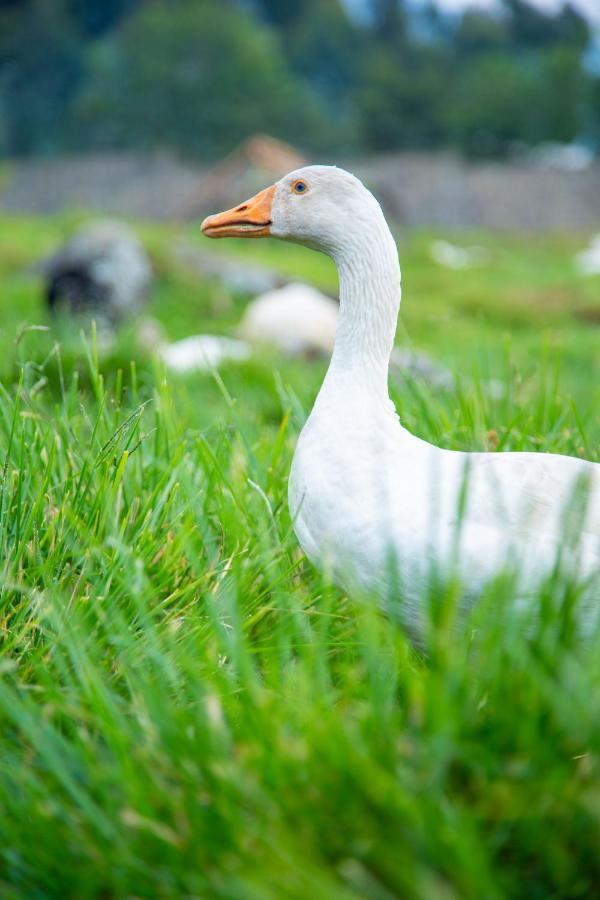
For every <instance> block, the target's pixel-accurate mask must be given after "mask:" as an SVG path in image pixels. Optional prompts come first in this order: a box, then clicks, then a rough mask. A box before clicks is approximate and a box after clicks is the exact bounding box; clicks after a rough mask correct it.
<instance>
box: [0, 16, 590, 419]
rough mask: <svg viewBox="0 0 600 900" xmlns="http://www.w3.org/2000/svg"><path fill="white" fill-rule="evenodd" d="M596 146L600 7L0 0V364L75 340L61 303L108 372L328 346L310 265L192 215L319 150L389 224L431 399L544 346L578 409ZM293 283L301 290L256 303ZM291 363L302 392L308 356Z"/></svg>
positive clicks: (404, 337)
mask: <svg viewBox="0 0 600 900" xmlns="http://www.w3.org/2000/svg"><path fill="white" fill-rule="evenodd" d="M599 150H600V4H599V3H598V2H597V0H565V2H563V0H218V2H217V0H0V228H1V233H2V239H1V241H0V277H1V279H2V302H1V305H0V344H1V347H0V349H1V350H2V354H1V355H2V359H1V360H0V374H1V375H3V376H4V377H9V376H10V375H11V374H15V373H16V372H17V371H18V370H19V365H20V363H19V354H21V356H22V357H24V356H25V355H27V354H29V357H30V358H31V357H33V358H34V359H36V360H38V362H39V361H40V360H44V359H45V358H46V354H47V353H49V352H50V349H51V347H52V341H53V340H54V337H53V335H54V334H55V333H56V328H57V327H59V323H62V324H61V328H62V340H63V343H64V342H65V341H66V342H67V346H68V335H69V334H70V333H71V332H72V333H73V334H74V335H75V336H76V337H75V339H74V340H75V342H76V341H78V340H79V328H80V317H81V315H83V316H84V317H86V323H84V324H86V327H87V326H88V325H89V322H90V321H91V319H92V318H93V319H95V320H96V322H97V324H98V327H99V328H100V330H101V331H102V333H103V335H104V340H103V348H104V352H105V354H106V355H105V357H103V358H104V359H105V363H104V365H105V367H106V369H107V372H111V371H115V370H116V367H117V366H118V365H119V364H122V365H128V360H129V359H131V358H132V357H136V355H137V357H138V359H139V362H140V365H142V367H143V365H145V364H146V363H147V362H148V360H149V359H150V358H152V357H153V356H156V354H157V353H158V354H159V355H160V356H162V358H163V360H164V361H165V362H166V363H167V365H168V366H169V367H170V368H173V369H174V370H176V371H177V372H178V373H183V372H184V371H196V370H200V371H204V370H206V368H210V367H211V366H212V365H213V364H221V363H223V364H228V363H229V362H234V363H235V364H236V366H237V365H239V364H242V370H241V371H242V373H244V369H243V366H244V365H247V364H248V360H249V359H254V360H256V359H257V358H258V355H257V351H256V346H257V339H260V338H261V337H265V336H266V337H267V338H268V343H269V344H270V346H271V348H272V349H274V350H275V351H276V355H275V356H274V357H269V356H268V355H267V356H265V355H264V353H263V352H262V351H261V354H260V359H261V360H263V361H264V360H266V363H265V365H264V371H263V374H262V375H261V378H262V377H263V376H264V378H270V377H271V373H272V370H273V366H274V365H276V366H280V365H286V363H285V362H284V360H285V359H288V358H289V357H292V358H293V359H294V360H297V359H298V357H300V358H302V359H304V360H305V359H306V358H307V357H310V359H311V360H313V359H315V357H316V358H321V359H323V360H326V358H327V356H328V353H329V352H330V350H331V344H332V341H333V334H334V331H335V317H336V315H337V309H336V308H335V307H332V305H331V303H332V300H333V301H335V300H336V293H337V281H336V276H335V271H334V270H333V267H332V266H331V265H330V263H329V261H328V260H324V259H321V258H319V257H317V256H315V254H310V253H308V254H307V253H306V251H304V250H302V248H295V247H291V246H283V245H278V244H277V242H272V241H268V242H260V243H259V245H258V246H257V244H256V242H246V243H245V242H239V241H238V242H209V241H206V240H204V239H202V238H201V236H200V233H199V229H198V222H199V220H200V219H201V218H202V217H203V216H204V215H206V214H207V213H209V212H214V211H216V210H219V209H223V208H226V207H229V206H231V205H233V204H236V203H239V202H240V201H241V200H243V199H245V198H246V197H248V196H250V195H251V194H253V193H254V192H256V191H257V190H259V189H260V188H262V187H264V186H265V185H267V184H269V183H271V182H273V181H274V180H276V179H277V178H279V177H280V176H281V175H283V174H284V173H286V172H288V171H290V170H292V169H294V168H296V167H297V166H299V165H302V164H303V163H305V162H309V163H310V162H329V163H336V164H338V165H343V166H345V167H347V168H349V169H350V170H352V171H354V172H356V174H357V175H359V177H361V178H362V179H363V180H364V181H365V182H366V183H367V184H368V186H369V187H371V188H372V189H373V191H374V192H375V193H376V195H377V197H378V198H379V199H380V200H381V202H382V204H383V206H384V209H385V212H386V214H387V216H388V219H389V221H390V223H391V225H392V228H393V229H394V231H395V234H396V236H397V238H398V242H399V246H400V252H401V259H402V265H403V272H404V292H405V304H404V306H403V314H402V319H401V325H400V329H399V333H398V342H399V343H400V344H402V345H404V348H405V349H406V348H410V349H411V352H414V353H417V354H420V355H418V356H417V358H416V362H415V359H414V358H413V359H412V360H410V361H409V362H407V360H406V359H404V361H400V362H399V368H400V369H402V370H406V368H407V367H408V369H409V370H410V372H412V373H414V371H417V372H418V373H419V375H423V374H424V373H426V374H427V376H428V377H429V376H431V377H429V380H430V383H431V384H433V386H434V387H437V386H439V384H440V383H444V384H446V385H449V384H450V383H451V381H452V378H453V373H454V372H455V371H456V370H457V369H463V370H464V369H465V368H466V367H468V365H471V364H477V365H479V366H480V367H481V366H484V367H486V368H489V369H490V371H491V374H490V378H491V376H492V375H493V372H494V370H495V369H497V368H498V365H500V363H498V359H497V356H498V353H500V354H504V355H505V356H506V357H507V358H508V356H510V359H511V360H514V361H516V369H517V371H518V372H519V373H520V374H521V375H522V376H523V377H525V375H524V373H527V372H528V371H529V370H531V372H532V377H533V376H534V375H535V373H537V372H539V368H540V354H541V353H542V346H543V345H544V342H545V343H546V344H547V345H551V346H553V347H554V346H559V347H560V348H561V354H562V355H561V367H562V371H563V377H564V379H565V382H566V384H567V385H568V387H569V389H572V390H578V391H579V392H580V394H581V399H582V400H585V399H587V397H588V396H589V390H590V389H589V384H590V374H593V373H594V372H597V367H598V365H599V364H600V361H599V360H598V353H597V327H598V323H599V322H600V288H599V286H600V236H598V235H597V234H596V232H597V231H598V230H599V229H600V161H599V157H598V152H599ZM107 218H108V219H109V221H106V219H107ZM290 284H291V285H292V286H294V285H295V286H296V287H297V286H298V284H300V285H303V286H304V287H305V288H306V290H305V292H304V293H302V291H301V290H297V289H296V288H294V290H292V291H291V292H289V291H288V293H286V294H277V293H275V294H274V295H273V293H272V292H273V291H275V292H277V291H280V290H281V289H282V288H283V289H286V288H289V286H290ZM315 290H316V291H317V292H319V297H318V298H316V295H315V293H314V291H315ZM311 291H312V292H313V293H310V292H311ZM265 294H267V299H266V300H265V299H264V296H265ZM283 300H285V303H286V304H287V306H286V307H284V305H283V302H282V301H283ZM284 308H285V309H287V313H286V314H285V315H284V314H283V312H282V311H283V310H284ZM61 311H62V313H63V315H62V319H61ZM65 312H66V313H67V315H64V313H65ZM73 312H76V313H77V314H78V315H77V317H76V318H74V319H72V317H71V313H73ZM73 322H76V326H75V327H73ZM31 326H36V327H37V326H41V327H42V328H49V327H50V326H51V328H50V331H51V333H48V335H46V336H44V335H45V332H41V333H38V332H35V333H34V334H33V335H32V334H30V333H29V332H28V331H27V329H28V328H30V327H31ZM450 328H451V329H452V330H453V334H454V339H453V340H449V339H448V333H449V329H450ZM23 329H25V331H23ZM69 329H70V331H69ZM15 335H16V338H15ZM23 335H25V337H24V336H23ZM197 335H201V336H202V335H203V336H206V335H208V336H209V338H208V343H207V342H206V340H204V337H202V339H201V340H200V342H199V343H198V341H196V343H194V342H192V343H191V344H186V345H185V346H180V347H175V348H173V346H172V343H173V342H174V341H176V340H181V339H183V338H189V337H192V336H197ZM109 336H110V337H109ZM211 336H216V337H220V338H226V339H227V340H233V341H234V343H226V342H225V343H223V342H222V341H221V342H219V341H215V340H213V338H212V337H211ZM15 341H16V344H15ZM119 341H120V342H121V343H119ZM235 342H237V343H235ZM507 342H508V343H509V344H510V348H509V351H507V352H506V353H505V349H502V348H503V347H504V348H505V346H506V344H507ZM261 343H265V342H264V341H262V342H261ZM15 346H16V347H17V348H18V350H17V351H16V352H15ZM73 346H74V344H73ZM119 348H120V349H119ZM499 348H500V349H499ZM111 354H112V356H111ZM494 354H496V356H495V355H494ZM80 356H81V350H78V351H75V350H73V365H77V360H78V359H79V357H80ZM503 358H504V357H503ZM494 360H496V361H494ZM430 361H434V362H435V366H438V367H439V366H442V368H441V369H440V368H435V367H434V368H433V369H432V368H431V367H430V366H429V362H430ZM295 364H296V363H293V365H295ZM40 365H41V362H40ZM415 367H416V368H415ZM309 369H310V371H311V372H313V373H314V376H313V377H314V383H313V382H312V381H311V380H310V378H308V380H307V376H306V372H308V371H309ZM236 371H238V370H237V369H236ZM300 371H301V372H302V375H301V376H299V377H300V381H301V388H300V387H299V388H298V389H299V390H301V391H303V392H304V393H305V394H306V402H309V401H310V397H311V396H312V394H313V392H314V390H316V387H317V386H318V382H319V379H320V377H321V376H322V366H320V365H316V366H315V365H312V366H310V367H309V366H306V363H304V367H302V366H301V367H300ZM288 374H289V378H290V379H291V380H292V382H295V380H296V374H295V373H294V372H293V371H292V370H290V371H289V373H288ZM232 377H233V378H235V377H238V376H234V375H232ZM240 377H241V379H242V381H241V382H240V384H242V383H243V384H244V385H245V386H246V388H247V385H248V383H249V379H248V377H247V372H246V373H245V374H242V375H241V376H240ZM509 377H510V376H509V375H507V373H506V372H503V374H502V378H504V379H505V380H506V378H509ZM486 378H487V376H486ZM487 381H488V382H489V381H490V379H487ZM255 382H256V383H257V384H258V383H261V384H264V382H261V379H260V378H259V379H255ZM486 383H487V382H486ZM203 390H204V393H205V395H207V394H208V393H209V392H210V390H211V388H210V385H209V383H208V382H206V383H205V384H204V386H203ZM532 390H533V388H532ZM215 402H216V403H217V400H215ZM217 405H218V403H217Z"/></svg>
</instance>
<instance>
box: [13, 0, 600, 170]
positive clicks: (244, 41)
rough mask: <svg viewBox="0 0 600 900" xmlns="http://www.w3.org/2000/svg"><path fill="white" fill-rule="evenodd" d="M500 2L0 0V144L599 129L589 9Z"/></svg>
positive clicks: (211, 147) (478, 137) (47, 147)
mask: <svg viewBox="0 0 600 900" xmlns="http://www.w3.org/2000/svg"><path fill="white" fill-rule="evenodd" d="M503 6H504V10H503V13H502V14H495V15H494V14H490V13H485V12H483V11H481V10H471V11H468V12H466V13H465V14H464V15H462V16H460V17H456V16H455V17H448V16H446V15H443V14H441V13H440V12H439V10H438V9H437V8H436V7H435V5H434V4H433V3H429V4H425V5H422V6H420V7H418V8H416V7H415V6H414V5H411V4H409V3H408V2H407V0H364V2H363V4H362V15H360V16H354V17H352V16H350V15H349V13H348V10H347V8H346V6H345V4H344V2H343V0H303V2H300V0H286V2H275V0H147V2H144V3H141V2H140V0H103V2H100V0H0V154H3V155H18V154H39V153H56V152H61V151H65V150H74V149H76V150H90V149H96V148H113V147H114V148H143V149H147V148H157V147H161V148H162V147H167V148H172V149H175V150H177V151H179V152H180V153H183V154H186V155H192V156H197V157H200V158H204V159H211V158H215V157H216V156H219V155H220V154H222V153H224V152H226V151H227V150H229V149H231V148H232V147H234V146H235V145H236V144H237V143H238V142H239V141H240V140H241V139H242V138H243V137H245V136H246V135H248V134H249V133H251V132H253V131H257V130H260V131H270V132H272V133H273V134H275V135H276V136H278V137H281V138H284V139H287V140H290V141H292V142H296V143H299V144H300V145H301V146H303V147H304V148H305V149H307V150H312V151H325V152H328V151H329V152H335V154H336V156H337V155H340V154H344V153H349V152H360V151H370V150H381V149H385V150H394V149H399V148H407V147H408V148H411V147H415V148H435V147H445V146H453V147H457V148H459V149H461V150H462V151H464V152H467V153H471V154H479V155H502V154H505V153H506V152H508V151H509V150H510V149H511V147H512V146H513V145H515V144H520V145H522V144H535V143H538V142H540V141H564V142H568V141H572V140H574V139H587V140H590V141H596V143H598V135H599V134H600V103H599V102H598V96H599V94H600V87H599V85H600V78H599V77H598V76H597V75H594V74H593V72H591V71H589V70H586V69H585V68H584V65H583V60H584V58H585V54H586V50H587V48H588V47H589V45H590V40H591V35H590V28H589V25H588V24H587V23H586V21H585V20H584V19H583V18H582V17H581V16H580V15H578V14H577V13H576V12H575V11H574V10H573V9H572V8H571V7H570V6H568V5H567V6H566V7H565V8H564V9H563V10H562V11H561V12H560V13H558V14H556V15H547V14H544V13H542V12H540V11H539V10H538V9H536V8H534V7H532V6H530V5H529V3H528V2H526V0H503ZM352 7H353V8H354V9H356V8H357V4H356V3H353V4H352Z"/></svg>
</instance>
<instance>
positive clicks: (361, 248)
mask: <svg viewBox="0 0 600 900" xmlns="http://www.w3.org/2000/svg"><path fill="white" fill-rule="evenodd" d="M353 226H354V227H355V230H354V228H351V229H349V233H348V236H347V241H345V242H344V245H343V246H340V247H337V248H336V249H335V250H333V252H332V257H333V259H334V262H335V263H336V266H337V269H338V275H339V281H340V314H339V320H338V326H337V333H336V339H335V346H334V350H333V355H332V358H331V363H330V365H329V370H328V372H327V376H326V379H325V385H324V387H326V386H328V385H331V384H332V382H333V383H334V384H337V385H338V386H339V383H340V382H342V383H345V384H348V385H354V386H356V387H359V388H362V387H364V388H365V389H366V390H368V391H369V393H371V394H372V395H373V396H375V395H377V396H379V397H380V398H382V399H387V396H388V391H387V376H388V366H389V361H390V354H391V351H392V347H393V345H394V336H395V333H396V323H397V319H398V310H399V308H400V264H399V262H398V251H397V249H396V243H395V241H394V238H393V237H392V234H391V232H390V230H389V228H388V225H387V222H386V221H385V218H384V216H383V213H382V212H381V209H380V208H379V206H378V205H377V204H376V203H375V202H373V204H372V205H371V204H369V207H368V209H367V211H366V213H365V218H364V219H363V221H362V222H360V223H353Z"/></svg>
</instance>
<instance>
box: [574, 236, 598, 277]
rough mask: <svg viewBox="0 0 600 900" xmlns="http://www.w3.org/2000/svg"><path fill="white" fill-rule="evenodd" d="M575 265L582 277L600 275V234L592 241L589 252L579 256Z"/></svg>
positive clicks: (583, 251) (585, 251) (583, 252)
mask: <svg viewBox="0 0 600 900" xmlns="http://www.w3.org/2000/svg"><path fill="white" fill-rule="evenodd" d="M575 265H576V266H577V268H578V270H579V272H580V273H581V275H600V234H597V235H595V236H594V237H593V238H592V239H591V241H590V244H589V247H588V248H587V250H582V251H581V253H578V254H577V256H576V257H575Z"/></svg>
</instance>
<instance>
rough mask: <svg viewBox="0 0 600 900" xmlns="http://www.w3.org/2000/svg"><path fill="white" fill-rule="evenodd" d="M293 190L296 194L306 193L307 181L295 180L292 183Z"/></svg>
mask: <svg viewBox="0 0 600 900" xmlns="http://www.w3.org/2000/svg"><path fill="white" fill-rule="evenodd" d="M292 190H293V191H294V193H295V194H304V193H305V192H306V182H305V181H295V182H294V183H293V185H292Z"/></svg>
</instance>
